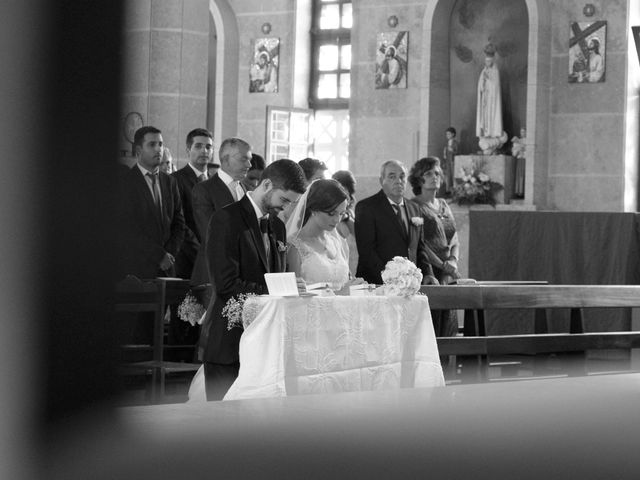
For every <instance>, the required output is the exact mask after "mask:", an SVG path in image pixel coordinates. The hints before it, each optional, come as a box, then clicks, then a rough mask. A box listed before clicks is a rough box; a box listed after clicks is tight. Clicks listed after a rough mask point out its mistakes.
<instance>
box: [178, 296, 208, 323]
mask: <svg viewBox="0 0 640 480" xmlns="http://www.w3.org/2000/svg"><path fill="white" fill-rule="evenodd" d="M205 313H206V310H205V309H204V307H203V306H202V305H200V303H198V301H197V300H196V297H194V296H193V295H191V293H187V295H186V296H185V297H184V300H182V303H181V304H180V305H179V306H178V318H179V319H180V320H182V321H184V322H189V323H190V324H191V325H192V326H195V325H196V323H197V324H199V325H202V321H203V320H204V314H205Z"/></svg>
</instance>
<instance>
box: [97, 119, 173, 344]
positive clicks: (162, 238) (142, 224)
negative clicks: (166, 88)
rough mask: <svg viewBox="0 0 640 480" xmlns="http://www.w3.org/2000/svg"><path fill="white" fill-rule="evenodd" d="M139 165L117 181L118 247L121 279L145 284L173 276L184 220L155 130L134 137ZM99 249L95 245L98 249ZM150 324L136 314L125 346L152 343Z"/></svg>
mask: <svg viewBox="0 0 640 480" xmlns="http://www.w3.org/2000/svg"><path fill="white" fill-rule="evenodd" d="M134 149H135V153H136V157H137V164H136V165H135V166H133V167H132V168H131V169H130V170H129V171H128V172H126V173H125V174H124V175H123V177H122V179H121V182H120V188H121V192H120V193H121V194H120V195H119V199H120V202H119V205H118V221H119V231H118V248H119V255H118V259H119V261H120V265H119V267H120V274H121V276H122V277H124V276H126V275H135V276H137V277H138V278H142V279H148V278H156V277H159V276H161V277H167V276H168V277H173V276H175V269H174V266H175V257H176V255H177V253H178V251H179V250H180V247H181V245H182V241H183V238H184V229H185V223H184V217H183V214H182V202H181V201H180V193H179V191H178V184H177V182H176V180H175V178H173V177H172V176H170V175H167V174H166V173H164V172H160V171H159V165H160V161H161V159H162V153H163V149H164V145H163V140H162V134H161V132H160V130H158V129H157V128H155V127H151V126H145V127H141V128H139V129H138V130H137V131H136V132H135V135H134ZM96 248H97V249H99V248H100V246H99V245H97V246H96ZM150 317H151V319H148V318H143V315H142V314H141V315H140V318H139V320H138V321H129V322H128V324H129V325H130V326H131V327H130V328H131V330H132V332H131V333H130V335H132V336H131V337H127V338H126V339H125V341H126V343H131V342H134V343H150V341H151V336H152V331H153V321H152V318H153V314H151V315H150Z"/></svg>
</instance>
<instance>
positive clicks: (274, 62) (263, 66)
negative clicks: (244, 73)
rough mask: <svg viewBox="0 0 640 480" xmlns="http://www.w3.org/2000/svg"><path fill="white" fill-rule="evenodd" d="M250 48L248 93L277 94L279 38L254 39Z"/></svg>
mask: <svg viewBox="0 0 640 480" xmlns="http://www.w3.org/2000/svg"><path fill="white" fill-rule="evenodd" d="M251 48H252V51H251V53H252V54H251V64H250V65H249V93H278V74H279V65H280V38H277V37H265V38H256V39H254V40H253V41H252V47H251Z"/></svg>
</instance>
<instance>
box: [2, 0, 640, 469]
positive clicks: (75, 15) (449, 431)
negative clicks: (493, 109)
mask: <svg viewBox="0 0 640 480" xmlns="http://www.w3.org/2000/svg"><path fill="white" fill-rule="evenodd" d="M0 10H2V11H3V15H2V17H3V18H4V21H3V22H2V23H3V27H4V29H3V30H4V31H3V35H4V36H5V41H4V42H3V44H4V45H5V48H4V49H3V53H2V57H3V59H4V60H6V61H5V62H3V64H4V65H6V72H5V75H4V78H3V79H2V80H0V82H2V85H3V87H4V88H3V90H4V91H5V92H8V94H7V93H6V94H5V95H3V96H2V99H1V100H0V102H2V106H3V107H4V108H3V111H5V112H7V113H8V115H7V116H6V117H5V118H3V120H2V129H1V131H2V132H3V133H2V136H1V138H2V141H3V144H5V151H7V152H9V151H13V150H15V145H14V143H15V142H16V141H18V142H19V143H20V144H21V148H22V150H25V151H27V152H28V153H29V154H31V155H34V156H37V157H38V159H39V160H40V161H39V162H38V164H37V165H34V164H33V163H30V164H28V167H27V172H29V173H30V171H32V170H36V169H37V170H38V173H39V175H34V176H31V175H24V174H23V175H17V176H15V177H13V176H12V177H9V175H4V176H3V188H2V189H0V190H1V192H0V195H1V196H2V197H1V198H2V201H1V202H0V205H2V207H0V208H2V216H3V218H4V219H5V224H6V225H7V226H6V227H5V228H6V235H5V236H4V237H5V238H3V239H2V240H1V242H2V245H3V247H4V248H3V251H4V253H5V255H4V256H5V258H6V260H7V265H6V266H5V268H4V269H3V272H2V274H1V275H2V285H3V288H2V289H1V290H0V291H1V292H2V293H1V294H2V299H3V304H4V306H5V315H6V320H5V322H4V324H5V330H4V335H3V336H2V340H0V342H1V344H2V351H3V354H2V357H3V362H2V365H3V367H4V368H3V371H4V372H5V385H4V390H3V393H2V407H3V408H0V418H2V422H3V425H6V426H7V428H5V429H3V430H4V432H3V433H2V434H1V435H0V437H1V438H2V440H0V443H1V444H2V445H3V447H6V448H3V449H4V450H5V452H6V453H3V454H2V460H3V462H2V463H3V465H2V466H0V477H2V478H87V476H89V475H91V476H95V477H98V478H134V476H138V477H139V476H142V475H145V477H146V478H158V479H160V478H180V477H187V476H188V475H200V474H202V473H203V472H205V471H207V472H209V474H211V475H217V476H221V477H224V478H250V477H251V478H252V477H254V476H256V475H258V474H263V475H264V476H267V477H270V476H278V477H279V478H282V477H287V476H297V477H304V478H328V477H335V478H341V477H343V476H347V475H349V476H350V477H352V478H376V477H378V476H382V475H384V476H385V477H386V476H397V475H405V476H416V475H419V474H420V475H423V474H424V473H425V470H424V468H432V469H433V470H432V471H433V472H438V473H442V474H444V473H445V472H447V469H451V468H452V465H453V464H454V463H455V464H456V465H458V466H457V467H455V469H454V470H450V471H449V473H450V475H448V477H449V478H462V476H468V475H471V474H474V475H476V476H479V477H486V478H496V477H502V476H506V475H507V474H512V473H514V472H518V473H521V475H519V476H520V477H521V478H541V477H545V478H560V476H561V475H564V476H565V477H566V474H567V472H573V473H571V474H572V475H574V476H580V477H582V478H603V477H601V476H598V475H600V474H603V472H605V471H607V472H617V476H616V478H634V476H633V475H634V472H636V473H637V468H638V467H640V464H639V463H638V460H637V455H636V456H634V455H633V454H632V453H631V450H630V445H633V444H634V442H635V441H637V440H640V424H638V419H640V415H638V413H639V412H638V407H637V405H638V402H635V403H634V402H633V401H632V400H631V399H632V398H637V394H638V393H639V387H638V386H639V385H640V381H639V380H638V378H637V376H633V375H629V377H628V378H627V376H626V375H624V374H622V375H611V376H607V375H603V376H601V378H598V379H595V380H594V382H596V383H594V384H588V382H587V381H586V380H584V379H581V378H570V379H569V380H568V383H566V384H558V383H555V384H554V383H552V382H549V383H544V382H546V380H539V382H542V383H539V384H538V387H536V386H534V387H531V388H527V387H521V386H515V387H511V386H509V385H507V384H510V383H519V382H495V384H489V383H487V384H482V385H476V386H475V389H474V388H473V387H474V386H473V385H472V386H464V385H462V386H460V387H452V388H459V389H458V390H454V391H455V394H452V395H449V396H446V395H444V394H440V393H437V392H436V393H431V391H430V390H429V389H423V390H420V389H416V391H415V392H414V393H412V392H407V393H406V394H405V395H404V396H403V395H400V394H395V393H387V394H386V395H383V396H379V397H376V398H374V399H373V400H372V398H373V397H365V396H363V395H362V394H361V393H358V394H351V393H350V394H346V397H340V395H336V396H335V397H336V398H329V397H331V396H328V397H326V398H325V397H320V396H318V397H317V398H312V399H311V403H310V404H305V398H304V397H303V396H299V397H292V398H291V399H265V400H252V401H246V403H242V402H228V404H225V403H226V402H216V403H220V405H217V406H215V411H214V410H212V409H209V410H208V409H207V406H199V407H197V408H194V409H193V410H192V411H190V413H188V414H184V413H183V411H180V410H179V407H180V404H166V405H157V406H147V407H146V408H153V407H157V409H156V410H153V411H152V410H144V408H145V407H132V408H131V409H129V410H126V409H124V410H121V409H118V408H117V406H119V402H121V400H120V399H119V397H118V395H119V394H120V389H121V378H120V375H119V369H118V365H117V362H116V361H114V359H116V358H118V354H119V350H118V349H119V346H118V345H117V342H116V338H117V332H116V331H115V330H116V329H115V328H114V326H113V323H112V318H113V300H114V298H113V297H114V293H113V285H114V284H115V282H116V274H117V272H116V265H117V262H118V259H117V258H116V249H115V247H114V245H115V243H116V240H117V238H118V232H117V229H116V228H115V226H116V218H115V212H114V208H113V206H114V205H115V204H116V203H117V201H118V198H117V188H114V185H116V184H117V175H118V173H117V168H116V167H117V166H118V164H119V163H124V164H127V165H132V164H133V163H135V161H136V159H135V157H134V156H133V154H132V141H133V140H132V133H133V132H134V131H135V129H136V128H139V127H140V126H142V125H153V126H156V127H158V128H159V129H161V130H162V134H163V138H164V141H165V144H166V146H167V147H169V148H170V150H171V152H173V155H174V161H175V167H176V168H181V167H183V166H185V165H186V163H187V156H186V153H185V145H184V139H185V137H186V135H187V133H188V132H189V131H190V130H192V129H194V128H197V127H202V128H207V129H209V130H210V131H211V132H213V135H214V148H215V149H216V153H215V154H214V161H217V148H219V147H220V143H221V142H222V140H223V139H225V138H228V137H235V136H237V137H241V138H243V139H245V140H246V141H248V142H249V143H250V144H251V146H252V150H253V151H254V152H255V153H259V154H260V155H262V156H264V158H265V160H266V161H267V163H269V162H272V161H274V160H276V159H278V158H291V159H293V160H296V161H297V160H300V159H302V158H304V157H308V156H312V157H315V158H318V159H321V160H322V161H324V162H325V164H326V165H327V166H328V169H329V171H330V172H335V171H338V170H350V171H351V172H352V173H353V174H354V175H355V177H356V180H357V194H356V196H357V198H358V199H361V198H365V197H368V196H370V195H372V194H374V193H375V192H377V191H378V190H379V189H380V183H379V168H380V165H381V164H382V163H383V162H384V161H386V160H390V159H394V160H399V161H401V162H403V163H404V164H405V165H407V166H410V165H411V164H413V163H414V162H415V161H416V160H418V159H419V158H421V157H426V156H438V157H442V156H443V150H444V149H445V146H446V144H447V138H446V136H445V131H446V130H447V128H449V127H452V126H453V127H454V128H455V129H456V131H457V139H458V154H457V157H456V160H455V163H454V166H455V167H456V168H455V169H454V176H455V177H456V179H457V180H456V181H463V180H462V178H461V177H462V176H463V175H464V171H463V169H462V167H463V166H465V165H469V164H473V165H481V166H482V168H483V169H484V172H483V173H486V174H488V175H489V176H490V177H491V179H492V180H493V181H495V182H497V183H499V184H500V192H499V194H497V196H496V197H495V202H496V203H495V204H493V205H487V204H474V203H473V202H472V204H471V205H469V204H468V202H467V203H466V204H465V202H463V201H460V202H456V201H455V199H454V198H451V197H448V201H449V202H450V205H451V208H452V210H453V214H454V216H455V219H456V222H457V225H458V232H459V235H460V241H461V264H460V272H461V273H462V275H463V277H465V278H476V279H480V280H487V281H496V282H500V281H507V280H509V281H523V282H524V281H543V282H548V283H549V284H559V285H568V284H572V285H639V284H640V268H639V267H640V219H639V218H638V215H637V212H638V204H639V201H640V190H639V181H638V180H639V178H640V171H639V167H640V162H639V152H640V98H639V94H640V43H636V42H640V37H638V32H637V31H636V30H634V29H633V27H635V26H636V25H640V2H638V1H637V0H607V1H604V0H586V1H585V0H580V1H577V0H385V1H379V0H271V1H268V2H267V1H263V0H119V1H107V2H74V1H73V0H63V1H61V2H56V4H55V5H51V4H49V2H46V1H42V0H38V1H35V2H22V3H19V4H15V5H11V6H8V5H3V6H2V7H0ZM594 36H597V42H596V47H599V53H598V55H599V56H600V57H599V60H598V62H599V68H600V69H601V71H600V72H599V73H598V76H597V77H595V76H589V74H588V73H585V71H586V70H587V69H589V62H587V61H586V60H584V55H583V53H586V55H587V56H588V55H590V53H589V52H592V51H593V50H594V49H593V47H591V48H590V47H589V45H593V42H590V39H592V38H594ZM390 44H393V45H394V49H395V50H394V52H395V53H394V55H396V58H397V60H396V63H397V64H398V66H397V68H398V70H399V75H398V76H397V77H396V79H395V81H394V82H391V81H389V79H388V76H387V77H385V75H386V74H387V73H388V72H387V71H385V68H386V69H388V68H389V67H388V66H387V67H385V66H383V65H385V64H384V62H385V61H386V60H385V58H386V57H387V56H388V55H387V52H388V51H389V49H388V47H389V45H390ZM487 44H492V45H494V46H495V49H496V52H495V57H496V64H497V66H498V68H499V70H500V75H501V86H502V92H501V96H502V111H503V118H502V123H503V130H504V132H505V138H504V139H503V140H502V143H501V145H500V146H499V147H497V148H496V149H494V151H492V152H491V153H490V154H488V155H487V154H486V153H484V152H483V148H482V147H481V146H480V145H479V142H478V140H479V136H478V134H477V131H476V109H477V84H478V77H479V75H480V73H481V71H482V69H483V66H484V65H485V64H484V61H485V53H486V52H485V48H486V46H487ZM9 45H11V46H12V47H11V48H7V46H9ZM591 54H592V53H591ZM581 58H582V60H581ZM267 68H268V69H269V70H270V72H269V75H270V82H267V81H266V80H264V81H263V80H262V79H263V78H265V77H264V75H265V73H264V70H265V69H267ZM383 77H384V79H383ZM31 137H33V138H34V139H38V140H39V141H38V142H36V143H35V144H33V145H29V149H27V148H26V147H27V145H26V143H27V142H28V141H29V138H31ZM34 141H35V140H34ZM517 145H518V146H517ZM521 146H522V152H524V153H523V154H522V155H519V154H517V151H518V148H521ZM44 162H47V163H46V164H43V163H44ZM465 162H467V163H465ZM478 162H480V163H478ZM32 166H33V167H34V168H31V167H32ZM458 167H460V168H458ZM6 171H7V172H8V169H7V170H6ZM9 178H11V180H9ZM409 190H410V188H408V189H407V192H408V193H409ZM638 310H639V309H638V308H635V309H633V310H631V309H629V312H626V313H621V314H620V315H611V316H607V317H606V319H605V320H597V319H596V320H594V321H595V322H596V324H597V327H595V328H597V329H600V330H602V331H611V332H618V331H636V330H640V315H638V313H639V312H638ZM527 318H528V317H527ZM570 321H571V320H570V319H569V318H568V317H567V316H566V315H564V316H562V315H561V316H558V317H557V318H555V317H554V318H551V319H550V324H551V325H552V326H554V327H556V328H557V329H559V331H562V330H563V329H565V328H568V325H569V322H570ZM598 322H599V323H598ZM533 328H534V323H533V320H531V321H529V322H528V323H527V327H526V328H525V331H524V332H523V331H522V329H520V330H518V329H515V330H514V329H513V326H512V322H510V321H508V320H505V318H504V317H503V316H500V315H496V316H495V317H494V318H493V320H492V321H491V322H490V323H489V324H488V326H487V330H488V333H489V334H491V335H515V334H521V333H530V332H532V331H533ZM600 330H598V331H600ZM636 346H637V345H636ZM603 355H604V356H599V357H597V360H598V361H600V363H603V362H604V363H605V364H606V363H607V362H608V361H612V362H613V363H616V364H617V363H619V362H620V361H621V362H622V363H623V364H625V365H628V366H629V369H630V370H634V369H635V370H636V371H637V370H638V368H639V367H640V357H638V355H637V349H636V350H634V351H631V350H629V351H626V352H624V353H623V354H622V356H620V354H617V353H615V352H614V353H609V354H606V353H605V354H603ZM606 368H607V367H605V368H604V369H605V370H606ZM520 383H524V382H520ZM447 388H450V387H449V386H447V387H444V389H447ZM605 392H612V395H610V396H608V395H605ZM616 394H618V396H617V397H616ZM311 397H313V396H311ZM586 397H588V398H586ZM341 398H342V400H341ZM288 400H290V401H289V402H288ZM456 402H458V403H456ZM512 402H515V403H512ZM518 402H519V403H518ZM607 402H611V403H610V406H611V410H607V411H606V412H605V411H604V408H603V405H604V404H606V403H607ZM515 404H519V405H520V407H523V408H516V407H515V406H514V405H515ZM309 405H311V406H309ZM424 405H431V406H432V408H433V409H434V411H436V412H439V413H440V417H438V418H434V417H430V416H427V417H428V418H427V417H425V409H424ZM456 406H457V408H459V410H458V411H457V413H456V414H455V415H454V413H452V410H453V408H454V407H456ZM524 407H526V408H524ZM136 409H139V410H136ZM382 411H384V412H386V413H385V414H384V415H383V414H381V413H380V412H382ZM478 411H482V412H484V413H486V415H485V416H483V418H478V417H479V416H478V415H477V412H478ZM523 412H524V413H523ZM387 414H388V416H386V417H385V415H387ZM200 415H202V416H203V417H200ZM208 415H213V416H212V417H208V418H207V420H203V418H204V417H207V416H208ZM607 415H609V416H608V417H607ZM372 417H375V421H374V422H373V423H370V420H371V418H372ZM605 417H606V418H607V420H606V421H605V420H604V418H605ZM159 419H160V420H159ZM509 422H511V425H513V426H514V427H513V429H511V428H509V427H508V426H505V425H506V424H508V423H509ZM562 426H564V427H565V428H562ZM536 429H537V431H538V432H543V433H542V434H541V436H540V437H536V436H535V435H524V434H523V432H525V431H535V430H536ZM185 431H188V433H189V434H188V435H185V434H184V432H185ZM425 431H428V432H429V433H428V434H425ZM310 433H311V434H312V435H310ZM596 434H598V435H599V439H600V442H601V443H606V444H607V445H608V446H609V447H608V448H606V449H604V450H606V452H605V451H599V452H598V453H597V454H595V455H594V457H589V455H588V453H587V452H592V449H593V444H592V443H590V441H589V438H591V437H590V436H593V435H596ZM554 435H555V436H554ZM491 436H492V438H493V443H492V441H488V440H486V438H489V437H491ZM310 438H311V439H310ZM540 438H542V440H540ZM632 439H635V440H633V441H631V440H632ZM545 440H549V442H548V444H546V445H544V443H545ZM163 442H164V443H163ZM207 445H209V446H210V447H211V448H208V446H207ZM265 445H266V446H265ZM398 446H402V447H406V448H405V449H404V450H402V453H399V452H398V450H401V449H400V448H399V447H398ZM245 447H246V449H247V450H246V452H247V455H248V456H249V458H248V459H245V457H244V455H243V451H242V449H243V448H245ZM492 447H495V449H493V448H492ZM430 448H431V449H433V452H434V454H433V455H432V456H429V455H427V454H426V453H425V452H428V451H429V449H430ZM132 449H136V452H137V453H135V454H134V453H133V450H132ZM390 451H393V452H395V453H393V454H390V453H389V452H390ZM74 452H75V453H77V452H80V453H81V454H82V458H81V459H78V458H74ZM287 452H289V454H290V455H294V458H291V456H290V455H288V454H287ZM463 452H467V453H463ZM550 452H552V453H550ZM425 455H426V457H425V458H423V456H425ZM549 455H558V458H557V459H556V460H557V461H555V464H554V462H551V463H552V464H554V465H555V466H556V467H557V468H552V467H550V466H549V465H543V464H544V463H545V460H544V459H545V458H549ZM579 455H580V456H581V457H580V459H579V460H578V456H579ZM427 457H428V458H427ZM385 458H390V460H389V462H386V461H384V459H385ZM554 458H555V457H554ZM332 460H333V464H332V463H331V462H332ZM243 462H244V463H243ZM364 465H366V467H365V466H364ZM427 466H428V467H427ZM527 466H528V467H527ZM210 468H213V470H209V469H210ZM527 468H528V470H527ZM607 468H608V469H609V470H606V469H607ZM216 469H217V470H216ZM89 472H90V473H89ZM380 472H383V474H380ZM176 475H180V477H176ZM456 475H460V477H456Z"/></svg>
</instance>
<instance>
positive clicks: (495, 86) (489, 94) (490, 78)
mask: <svg viewBox="0 0 640 480" xmlns="http://www.w3.org/2000/svg"><path fill="white" fill-rule="evenodd" d="M484 54H485V59H484V68H483V69H482V72H480V78H479V79H478V108H477V112H476V136H477V137H478V138H479V141H478V145H479V146H480V149H481V150H482V153H483V154H484V155H491V154H493V153H495V151H496V150H498V149H499V148H500V147H501V146H502V145H504V144H505V142H506V141H507V139H508V138H509V137H508V135H507V133H506V132H505V131H504V130H503V129H502V98H501V96H500V95H501V94H500V72H499V71H498V67H497V66H496V64H495V55H496V49H495V47H494V46H493V44H491V43H490V44H488V45H487V46H486V47H485V48H484Z"/></svg>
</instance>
